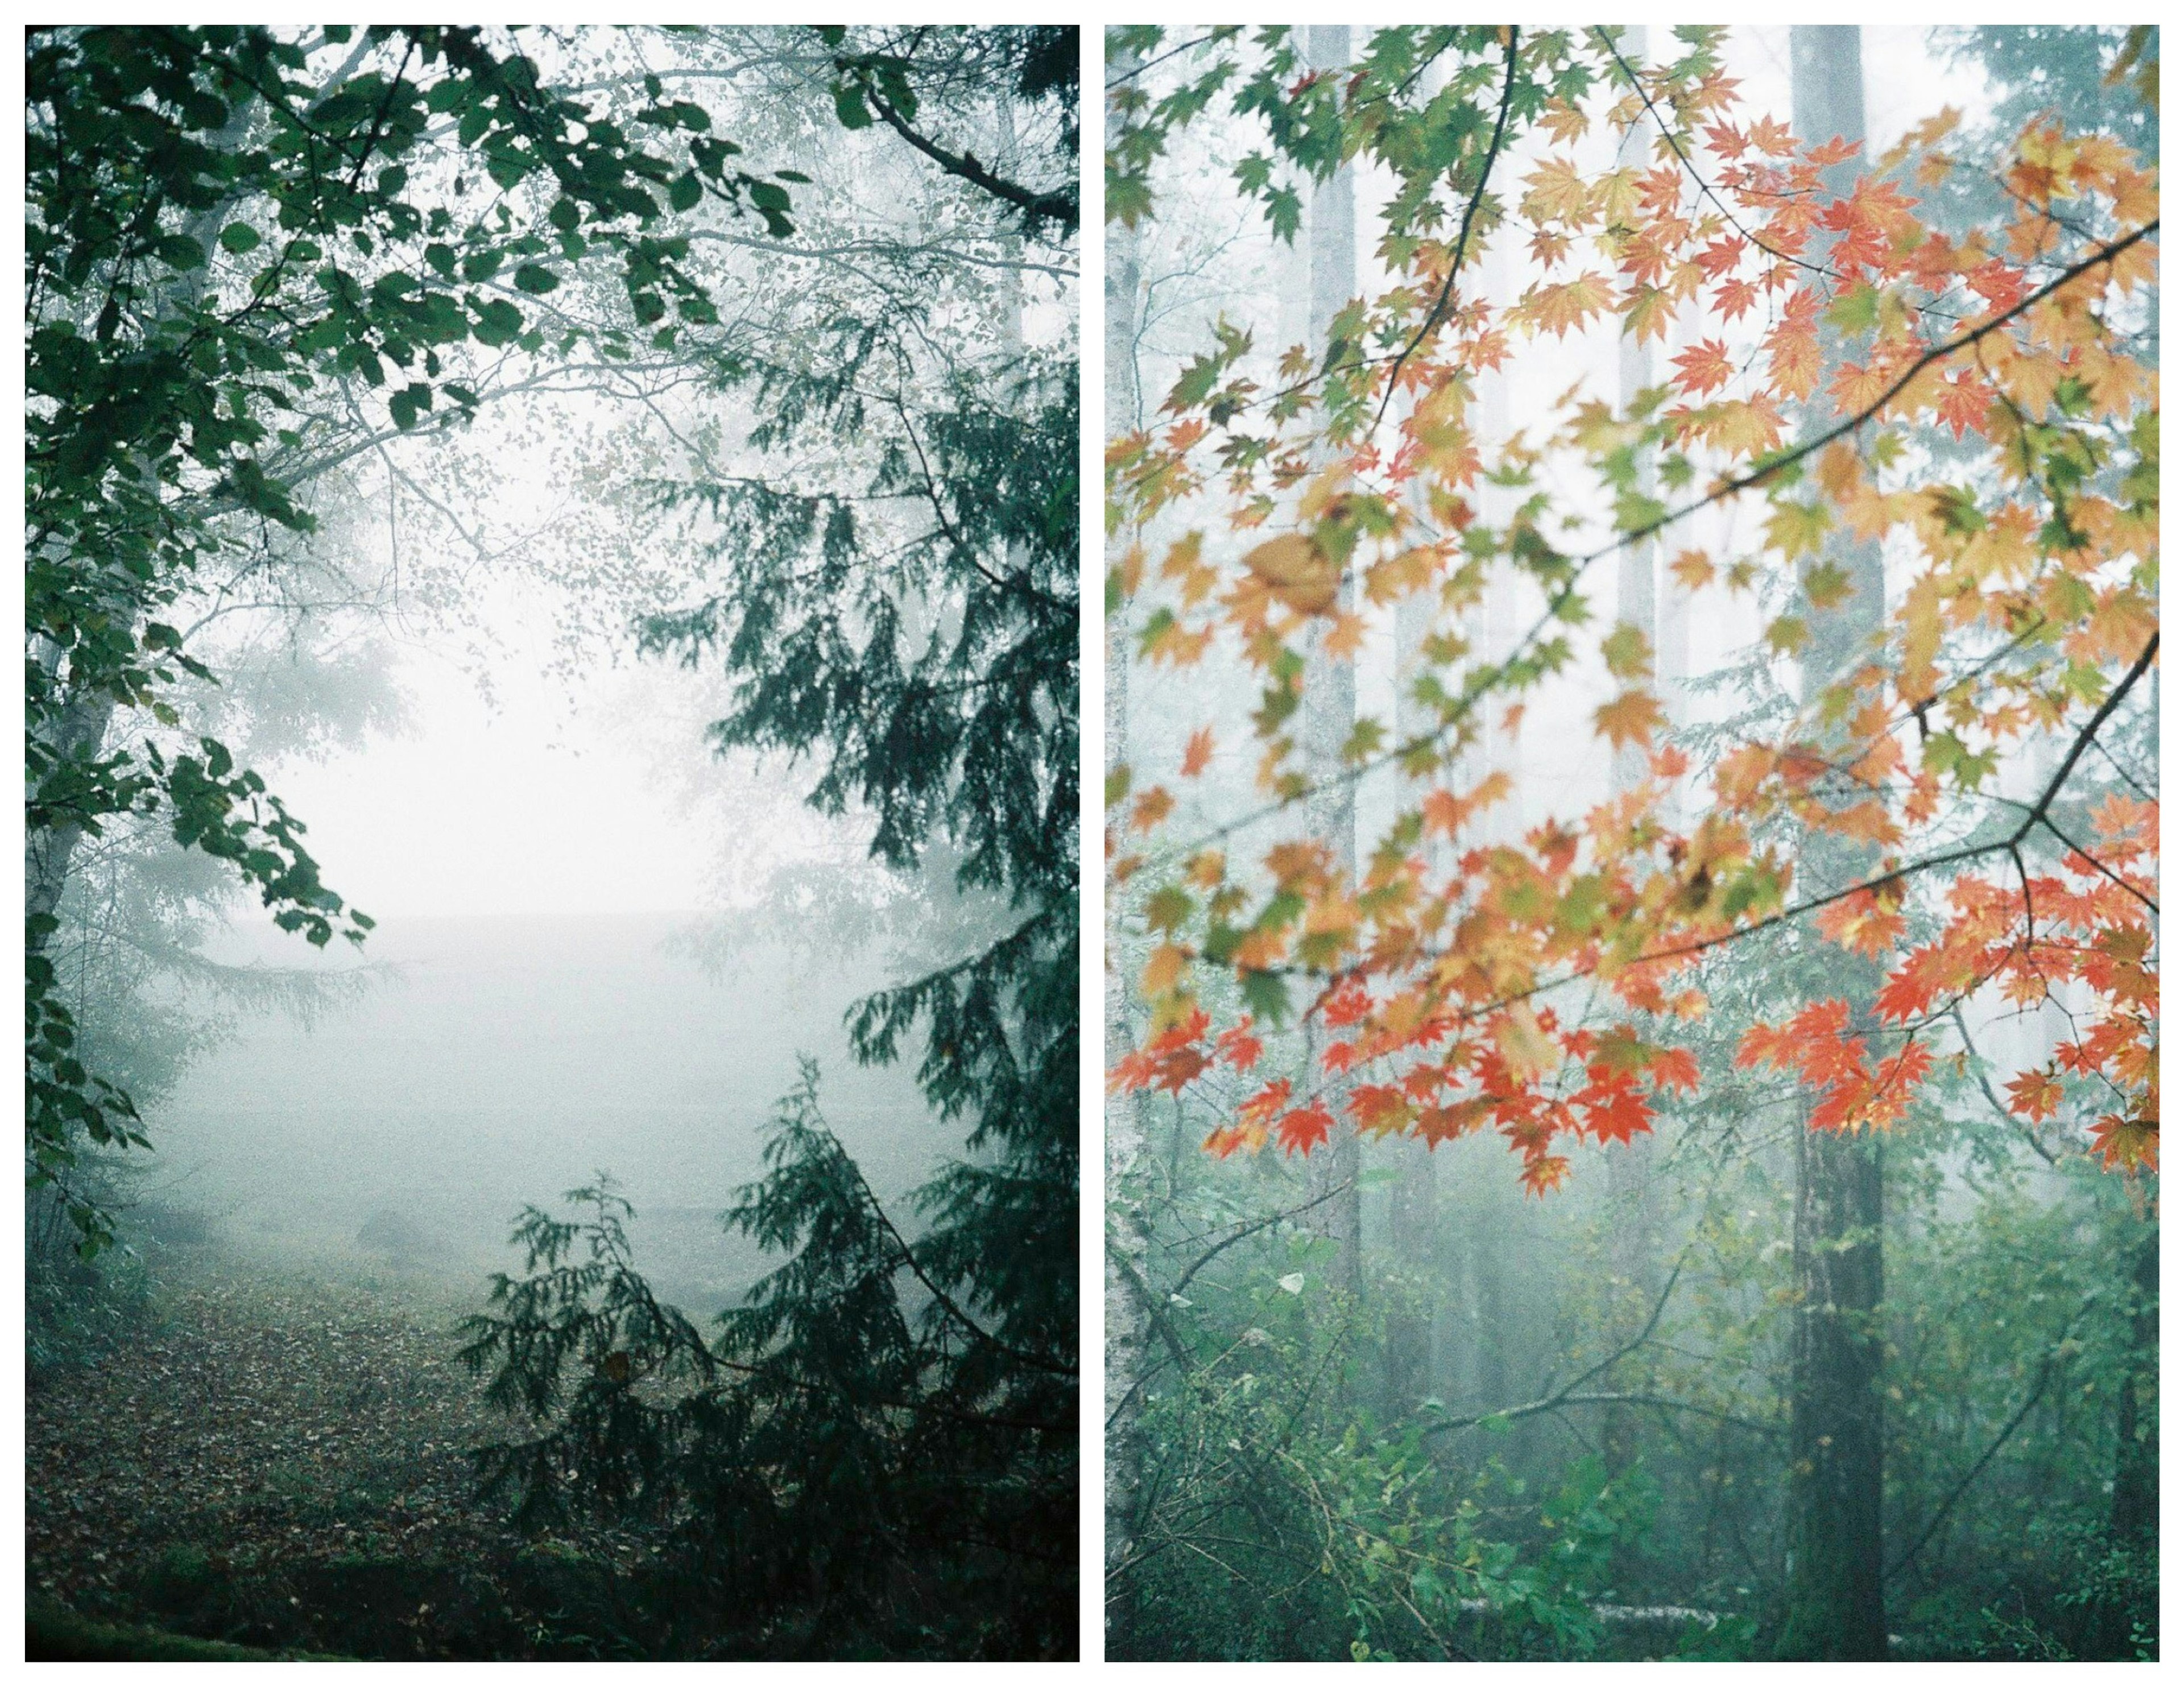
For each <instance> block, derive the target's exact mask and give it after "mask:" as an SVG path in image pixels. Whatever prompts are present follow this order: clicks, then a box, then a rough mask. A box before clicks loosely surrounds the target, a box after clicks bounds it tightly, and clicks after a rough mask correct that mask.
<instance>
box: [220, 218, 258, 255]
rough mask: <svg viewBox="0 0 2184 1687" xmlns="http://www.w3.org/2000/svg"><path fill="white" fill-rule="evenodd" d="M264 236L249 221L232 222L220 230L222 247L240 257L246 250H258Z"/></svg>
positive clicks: (223, 249)
mask: <svg viewBox="0 0 2184 1687" xmlns="http://www.w3.org/2000/svg"><path fill="white" fill-rule="evenodd" d="M262 238H263V237H261V236H260V235H259V232H258V231H257V230H256V229H254V228H253V227H251V226H250V225H249V224H248V223H230V224H229V225H227V226H226V228H224V229H222V230H221V231H220V249H221V250H222V251H224V252H231V253H234V254H235V255H236V256H237V257H238V258H240V257H241V256H242V254H243V253H246V252H251V251H254V250H256V249H257V248H258V246H259V243H260V242H261V240H262Z"/></svg>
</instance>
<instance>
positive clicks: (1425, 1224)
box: [1382, 596, 1441, 1423]
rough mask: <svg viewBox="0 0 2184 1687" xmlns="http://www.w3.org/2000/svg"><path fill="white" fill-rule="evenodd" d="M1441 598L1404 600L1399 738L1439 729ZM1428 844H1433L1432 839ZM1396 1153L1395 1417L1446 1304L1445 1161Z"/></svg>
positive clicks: (1408, 1400) (1389, 1407)
mask: <svg viewBox="0 0 2184 1687" xmlns="http://www.w3.org/2000/svg"><path fill="white" fill-rule="evenodd" d="M1433 621H1434V605H1433V604H1432V603H1431V602H1430V601H1429V600H1427V599H1423V598H1421V597H1416V596H1413V597H1409V598H1405V599H1402V600H1401V602H1400V603H1399V604H1396V741H1397V742H1398V743H1402V742H1405V741H1407V740H1408V739H1410V738H1414V737H1416V736H1418V734H1420V733H1422V732H1429V731H1430V730H1432V727H1433V722H1432V721H1431V719H1430V718H1429V716H1428V715H1427V713H1426V711H1425V710H1424V709H1423V708H1422V707H1421V706H1420V705H1419V704H1418V700H1417V699H1415V698H1414V697H1413V696H1412V694H1411V682H1412V679H1413V678H1414V677H1415V676H1416V675H1417V672H1418V663H1419V660H1420V657H1419V647H1420V646H1421V645H1423V644H1424V643H1425V640H1426V636H1427V634H1428V633H1429V632H1430V631H1431V630H1432V627H1433ZM1422 847H1424V848H1426V849H1432V848H1433V845H1432V844H1431V843H1430V842H1429V843H1425V844H1424V845H1423V846H1422ZM1391 1148H1392V1152H1391V1154H1390V1160H1391V1161H1392V1162H1393V1163H1392V1168H1391V1169H1392V1170H1393V1171H1394V1172H1395V1174H1396V1182H1395V1184H1394V1186H1393V1188H1392V1189H1391V1190H1390V1195H1389V1203H1388V1244H1389V1248H1390V1252H1391V1253H1392V1255H1393V1256H1394V1258H1395V1260H1396V1264H1397V1267H1398V1268H1399V1270H1400V1272H1401V1279H1402V1280H1401V1286H1400V1287H1399V1288H1398V1289H1396V1292H1395V1293H1394V1294H1391V1295H1390V1297H1389V1300H1388V1328H1387V1336H1386V1340H1385V1345H1384V1347H1383V1349H1382V1356H1383V1360H1384V1366H1383V1383H1384V1389H1385V1400H1384V1402H1383V1405H1384V1407H1385V1410H1384V1414H1383V1415H1384V1416H1385V1417H1386V1419H1387V1420H1388V1421H1389V1422H1390V1423H1393V1422H1394V1421H1396V1419H1397V1418H1399V1417H1403V1416H1405V1415H1407V1413H1409V1412H1410V1411H1412V1410H1413V1409H1415V1408H1416V1406H1418V1402H1419V1401H1420V1400H1423V1399H1424V1398H1425V1397H1426V1395H1429V1394H1431V1393H1432V1392H1433V1389H1434V1381H1433V1379H1434V1376H1435V1369H1436V1367H1435V1354H1434V1323H1435V1313H1436V1312H1437V1311H1438V1310H1439V1306H1440V1299H1441V1297H1440V1294H1439V1292H1438V1290H1439V1287H1440V1274H1439V1272H1438V1270H1437V1269H1436V1267H1438V1265H1439V1260H1438V1258H1437V1256H1438V1253H1439V1250H1440V1181H1439V1178H1440V1161H1439V1160H1438V1159H1437V1158H1436V1157H1435V1154H1434V1150H1433V1148H1432V1146H1431V1145H1430V1144H1428V1143H1427V1142H1426V1141H1425V1140H1424V1139H1422V1138H1419V1137H1415V1136H1402V1137H1398V1138H1396V1140H1395V1142H1394V1143H1393V1144H1392V1145H1391Z"/></svg>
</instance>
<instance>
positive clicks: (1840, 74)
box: [1781, 25, 1888, 1659]
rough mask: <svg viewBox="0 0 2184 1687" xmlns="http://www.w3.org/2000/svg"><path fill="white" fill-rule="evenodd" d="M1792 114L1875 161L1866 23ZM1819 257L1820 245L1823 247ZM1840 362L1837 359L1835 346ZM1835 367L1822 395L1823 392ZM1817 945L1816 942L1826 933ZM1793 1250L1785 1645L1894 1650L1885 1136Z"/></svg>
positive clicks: (1797, 1236)
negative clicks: (1885, 1419) (1888, 1581)
mask: <svg viewBox="0 0 2184 1687" xmlns="http://www.w3.org/2000/svg"><path fill="white" fill-rule="evenodd" d="M1790 43H1791V46H1790V58H1791V122H1792V125H1793V127H1794V128H1795V130H1796V132H1797V138H1798V139H1799V140H1801V141H1803V142H1822V141H1826V140H1829V139H1832V138H1834V137H1836V136H1841V137H1842V138H1844V139H1845V140H1848V141H1853V142H1858V143H1859V146H1860V149H1861V150H1860V156H1859V157H1858V158H1857V159H1850V160H1847V161H1846V162H1845V163H1844V164H1840V165H1837V166H1836V167H1835V169H1834V170H1833V171H1831V172H1830V187H1831V188H1832V189H1834V190H1835V191H1837V192H1840V191H1841V190H1842V189H1844V188H1845V187H1847V186H1848V185H1849V181H1851V180H1853V179H1855V175H1856V173H1857V171H1858V168H1859V166H1860V164H1862V162H1863V147H1864V139H1865V98H1864V79H1863V71H1862V65H1861V62H1860V58H1859V53H1858V28H1857V26H1856V25H1826V26H1812V27H1808V26H1803V25H1799V26H1797V27H1795V28H1793V29H1792V30H1791V31H1790ZM1814 255H1815V259H1816V261H1824V253H1815V254H1814ZM1829 361H1830V363H1832V362H1833V361H1834V354H1833V352H1832V350H1831V351H1830V357H1829ZM1827 381H1828V376H1827V373H1826V372H1825V371H1824V372H1823V374H1822V376H1821V377H1820V381H1819V388H1818V390H1819V391H1822V392H1825V390H1826V387H1827ZM1828 554H1829V555H1830V558H1831V559H1832V560H1834V561H1835V562H1836V565H1838V566H1840V567H1841V568H1842V569H1843V570H1845V571H1846V572H1847V574H1848V575H1849V576H1850V578H1851V581H1852V587H1851V590H1850V593H1849V594H1848V595H1847V597H1846V598H1845V599H1843V600H1842V601H1841V603H1839V604H1836V605H1835V606H1834V607H1833V608H1831V609H1829V610H1818V609H1815V608H1814V606H1813V605H1811V604H1809V603H1808V604H1806V606H1805V609H1806V620H1807V626H1808V629H1809V632H1810V635H1811V638H1810V643H1808V644H1807V645H1806V647H1805V650H1804V654H1803V659H1802V681H1803V689H1804V694H1805V696H1806V697H1807V698H1808V699H1810V698H1812V697H1813V696H1814V695H1815V694H1816V693H1818V692H1819V690H1820V689H1822V688H1824V687H1825V686H1826V685H1827V684H1828V683H1829V682H1830V681H1831V680H1832V679H1833V678H1834V677H1835V676H1836V674H1837V673H1838V672H1839V671H1841V669H1842V668H1843V667H1844V666H1845V665H1847V664H1848V663H1849V662H1851V661H1852V660H1854V659H1855V658H1856V657H1858V655H1859V654H1861V653H1862V652H1863V651H1864V649H1866V647H1867V644H1868V641H1869V639H1871V637H1873V636H1874V635H1875V633H1877V632H1879V631H1880V628H1881V626H1882V623H1883V618H1884V615H1885V604H1884V594H1885V582H1884V580H1883V576H1882V572H1881V559H1880V547H1879V546H1878V545H1877V544H1875V543H1871V542H1865V543H1835V544H1831V545H1830V548H1829V552H1828ZM1876 859H1877V858H1876V855H1875V851H1874V849H1873V848H1872V847H1871V846H1870V845H1869V844H1864V843H1853V842H1852V841H1850V840H1847V839H1844V838H1836V837H1831V836H1829V835H1826V834H1824V833H1814V834H1811V835H1809V836H1808V838H1807V839H1806V841H1805V847H1804V849H1802V853H1801V856H1800V860H1799V868H1800V883H1799V885H1798V893H1799V894H1801V895H1803V896H1811V895H1814V894H1822V893H1825V891H1827V890H1829V889H1831V888H1836V887H1839V886H1841V885H1845V884H1849V883H1854V882H1857V881H1858V879H1860V878H1863V877H1866V876H1867V875H1868V874H1869V872H1870V871H1872V870H1873V867H1874V865H1875V860H1876ZM1806 940H1807V941H1808V943H1812V944H1819V943H1821V942H1822V941H1823V940H1822V939H1820V938H1819V937H1818V936H1817V935H1814V934H1812V933H1808V934H1807V938H1806ZM1826 965H1827V967H1828V970H1829V972H1830V974H1831V975H1832V977H1834V979H1835V980H1836V981H1837V982H1836V988H1839V989H1840V990H1841V994H1843V995H1844V996H1846V997H1847V999H1848V1000H1849V1002H1850V1005H1851V1013H1852V1019H1853V1027H1855V1028H1858V1029H1861V1030H1863V1031H1864V1033H1865V1034H1867V1035H1869V1036H1870V1035H1871V1034H1872V1032H1873V1029H1874V1018H1873V999H1874V995H1875V992H1876V991H1877V989H1878V988H1879V986H1880V969H1879V968H1878V967H1877V966H1875V964H1874V963H1872V962H1871V961H1869V960H1866V959H1864V957H1862V956H1858V955H1852V954H1849V953H1847V951H1844V950H1841V949H1835V948H1833V947H1832V946H1830V948H1829V949H1828V950H1827V953H1826ZM1880 1223H1881V1152H1880V1139H1879V1137H1878V1136H1877V1135H1876V1134H1875V1133H1872V1132H1869V1131H1867V1132H1860V1133H1847V1132H1844V1133H1838V1132H1821V1131H1813V1130H1809V1129H1806V1128H1804V1127H1802V1125H1801V1127H1799V1129H1798V1131H1797V1217H1796V1225H1795V1233H1794V1239H1793V1246H1794V1249H1795V1267H1796V1274H1797V1308H1796V1313H1795V1318H1794V1322H1793V1325H1792V1335H1791V1343H1792V1346H1791V1409H1790V1519H1789V1551H1790V1562H1789V1566H1788V1575H1787V1578H1786V1579H1787V1585H1786V1614H1785V1621H1784V1625H1783V1634H1782V1645H1781V1650H1782V1654H1783V1656H1786V1657H1791V1658H1800V1659H1868V1658H1869V1659H1883V1658H1886V1656H1887V1655H1888V1628H1887V1620H1886V1607H1885V1606H1884V1603H1883V1590H1882V1584H1881V1573H1882V1566H1883V1564H1884V1562H1885V1556H1884V1553H1883V1546H1882V1534H1881V1476H1882V1447H1883V1442H1882V1423H1881V1371H1882V1364H1883V1359H1884V1354H1885V1350H1886V1326H1885V1322H1884V1318H1883V1313H1882V1308H1881V1287H1882V1268H1881V1267H1882V1261H1881V1230H1880Z"/></svg>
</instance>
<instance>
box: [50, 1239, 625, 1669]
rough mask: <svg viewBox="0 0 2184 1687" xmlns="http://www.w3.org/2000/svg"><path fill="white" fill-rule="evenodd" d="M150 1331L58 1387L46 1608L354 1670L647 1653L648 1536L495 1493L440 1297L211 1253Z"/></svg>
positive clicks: (385, 1280) (450, 1296) (408, 1286)
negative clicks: (540, 1521)
mask: <svg viewBox="0 0 2184 1687" xmlns="http://www.w3.org/2000/svg"><path fill="white" fill-rule="evenodd" d="M159 1277H160V1280H159V1286H158V1287H157V1289H155V1290H154V1291H153V1294H152V1296H151V1299H150V1301H149V1304H148V1316H147V1317H146V1320H145V1322H143V1324H142V1326H141V1327H140V1328H137V1329H136V1331H135V1332H134V1333H131V1335H130V1336H129V1337H128V1338H126V1339H123V1340H122V1341H120V1342H119V1343H118V1344H116V1345H114V1346H113V1347H111V1348H110V1349H109V1350H108V1351H107V1352H105V1353H104V1354H103V1355H102V1356H99V1357H98V1358H97V1360H95V1361H92V1362H91V1363H90V1364H88V1365H85V1366H81V1367H71V1368H69V1369H66V1370H60V1371H54V1372H47V1373H46V1374H44V1375H42V1376H40V1377H36V1378H34V1379H33V1381H32V1383H31V1387H30V1389H29V1393H28V1400H27V1404H26V1411H25V1444H26V1445H25V1456H26V1465H27V1477H26V1498H25V1512H26V1526H27V1535H28V1541H27V1546H28V1554H29V1564H28V1570H29V1577H28V1579H29V1584H30V1592H31V1595H32V1597H33V1598H34V1599H37V1598H40V1597H41V1596H42V1597H43V1598H44V1599H45V1600H48V1601H58V1603H60V1604H62V1605H64V1606H67V1607H69V1608H70V1609H71V1610H73V1611H75V1612H78V1613H81V1614H82V1615H84V1616H86V1617H96V1618H100V1619H104V1620H108V1621H114V1622H123V1623H144V1624H148V1625H153V1626H155V1627H158V1628H160V1629H166V1630H169V1631H171V1632H174V1633H179V1634H190V1635H195V1636H198V1637H200V1638H203V1639H207V1640H224V1641H235V1642H240V1643H242V1644H246V1645H254V1646H261V1647H273V1648H283V1649H294V1648H301V1649H304V1650H309V1651H319V1652H334V1653H342V1654H346V1655H349V1656H376V1657H404V1658H465V1657H467V1658H480V1657H555V1656H560V1657H570V1656H612V1655H616V1653H621V1652H625V1651H626V1647H625V1646H623V1645H616V1644H615V1643H613V1642H611V1641H610V1640H605V1639H603V1638H601V1637H602V1636H606V1635H611V1634H627V1633H629V1632H630V1631H631V1625H630V1624H629V1623H627V1621H625V1620H623V1618H624V1617H626V1615H627V1613H623V1612H617V1611H616V1605H617V1604H618V1603H619V1600H620V1597H621V1592H622V1590H623V1589H624V1586H625V1584H624V1580H623V1575H622V1573H623V1572H625V1571H627V1570H631V1569H635V1568H637V1567H638V1566H637V1564H636V1563H634V1562H631V1561H632V1559H633V1558H641V1556H643V1551H645V1549H644V1548H643V1546H642V1545H640V1544H638V1543H636V1542H633V1541H630V1540H627V1539H589V1540H585V1541H581V1542H579V1541H576V1540H570V1539H536V1538H532V1539H526V1538H525V1537H523V1536H521V1535H519V1534H517V1533H516V1532H515V1530H514V1529H513V1528H511V1527H510V1525H509V1523H507V1521H506V1518H505V1517H504V1514H502V1513H501V1512H499V1511H497V1510H496V1509H495V1508H494V1507H493V1506H489V1505H487V1504H485V1503H483V1502H481V1501H480V1500H477V1499H476V1497H475V1496H474V1489H473V1484H472V1480H471V1467H470V1464H469V1461H468V1459H467V1458H466V1456H465V1451H466V1450H467V1449H469V1448H471V1447H474V1446H476V1445H480V1444H481V1443H482V1442H484V1441H487V1440H490V1439H495V1438H496V1437H498V1436H504V1435H505V1434H507V1433H508V1429H509V1426H508V1424H507V1423H506V1422H505V1421H504V1420H503V1419H501V1418H499V1417H498V1415H497V1414H495V1413H493V1411H491V1410H490V1409H488V1408H487V1406H485V1404H484V1402H483V1401H482V1399H481V1398H480V1386H479V1384H478V1383H477V1382H476V1380H474V1379H473V1378H471V1377H469V1376H468V1375H467V1374H466V1373H465V1372H464V1371H463V1369H462V1367H461V1366H460V1364H459V1363H458V1362H457V1361H456V1360H455V1358H454V1349H455V1345H456V1344H455V1340H454V1334H453V1331H454V1325H455V1323H456V1321H457V1320H458V1319H459V1318H460V1317H461V1316H462V1315H463V1314H464V1313H465V1311H470V1310H471V1306H467V1305H465V1304H464V1302H463V1300H462V1299H461V1298H460V1296H459V1294H457V1293H456V1292H455V1291H454V1289H452V1288H451V1287H449V1286H446V1285H443V1284H439V1283H434V1282H433V1281H432V1280H431V1279H429V1278H413V1277H408V1276H403V1275H399V1274H393V1273H389V1274H372V1275H368V1276H365V1277H364V1278H360V1279H356V1280H344V1279H343V1278H342V1277H341V1276H339V1275H337V1274H336V1273H335V1272H333V1271H331V1270H327V1269H315V1268H313V1267H310V1266H308V1265H281V1266H279V1267H262V1266H259V1265H258V1264H256V1263H252V1262H244V1261H237V1260H234V1259H230V1258H224V1257H220V1256H209V1255H208V1256H201V1257H199V1258H198V1259H197V1260H194V1261H190V1262H188V1263H186V1264H182V1265H181V1266H179V1267H168V1266H163V1267H162V1269H161V1272H160V1274H159Z"/></svg>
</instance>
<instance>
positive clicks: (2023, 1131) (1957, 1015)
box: [1949, 998, 2055, 1166]
mask: <svg viewBox="0 0 2184 1687" xmlns="http://www.w3.org/2000/svg"><path fill="white" fill-rule="evenodd" d="M1949 1017H1950V1018H1952V1019H1953V1020H1955V1021H1956V1022H1957V1035H1958V1036H1959V1037H1961V1038H1964V1053H1965V1054H1967V1055H1970V1056H1971V1058H1970V1060H1969V1061H1966V1062H1965V1065H1966V1066H1967V1068H1968V1069H1969V1070H1970V1072H1971V1075H1972V1077H1973V1078H1974V1079H1975V1081H1976V1082H1977V1083H1978V1084H1979V1087H1980V1093H1981V1094H1983V1095H1985V1096H1986V1099H1987V1104H1988V1105H1990V1106H1992V1108H1993V1109H1994V1111H1996V1112H1997V1113H1998V1114H2000V1115H2001V1116H2002V1117H2003V1120H2004V1121H2005V1122H2007V1123H2009V1124H2010V1125H2012V1126H2014V1127H2015V1128H2016V1130H2017V1133H2018V1134H2019V1135H2020V1136H2021V1137H2023V1138H2024V1139H2025V1146H2026V1147H2028V1148H2030V1149H2031V1150H2032V1151H2033V1152H2034V1153H2035V1154H2036V1155H2039V1156H2040V1157H2041V1158H2042V1160H2044V1161H2047V1162H2048V1164H2049V1165H2050V1166H2053V1164H2054V1163H2055V1155H2053V1152H2051V1151H2050V1150H2049V1149H2048V1145H2047V1144H2045V1143H2043V1142H2042V1141H2041V1140H2040V1136H2039V1133H2038V1131H2037V1130H2036V1129H2035V1127H2033V1126H2032V1125H2031V1123H2030V1122H2028V1121H2026V1120H2025V1119H2023V1118H2020V1116H2018V1115H2016V1114H2015V1113H2013V1112H2011V1111H2009V1108H2008V1107H2007V1106H2005V1105H2003V1100H2002V1097H2000V1096H1999V1095H1997V1094H1995V1093H1994V1086H1993V1085H1992V1084H1991V1083H1988V1082H1987V1081H1986V1070H1985V1068H1986V1056H1985V1055H1982V1054H1981V1053H1980V1051H1979V1045H1978V1044H1976V1043H1975V1042H1973V1041H1972V1030H1971V1027H1970V1026H1969V1025H1966V1024H1965V1023H1964V1002H1963V1000H1962V999H1961V998H1960V999H1958V1000H1956V1001H1953V1002H1952V1003H1950V1004H1949Z"/></svg>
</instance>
